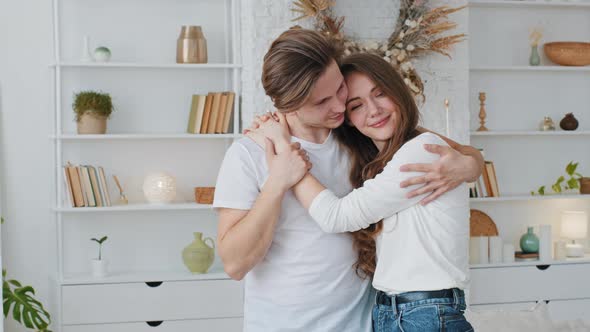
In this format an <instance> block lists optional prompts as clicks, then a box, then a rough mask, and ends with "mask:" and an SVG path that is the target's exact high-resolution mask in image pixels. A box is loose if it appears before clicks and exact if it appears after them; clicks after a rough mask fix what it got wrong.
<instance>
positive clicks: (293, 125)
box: [287, 116, 330, 144]
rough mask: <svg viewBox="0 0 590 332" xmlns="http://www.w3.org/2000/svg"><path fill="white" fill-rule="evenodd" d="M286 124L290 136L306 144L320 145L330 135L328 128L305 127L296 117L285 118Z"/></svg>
mask: <svg viewBox="0 0 590 332" xmlns="http://www.w3.org/2000/svg"><path fill="white" fill-rule="evenodd" d="M287 123H288V124H289V128H290V130H291V135H293V136H295V137H297V138H300V139H302V140H305V141H308V142H312V143H316V144H322V143H324V142H325V141H326V139H327V138H328V136H329V135H330V129H329V128H322V127H312V126H309V125H306V124H304V123H301V121H300V120H299V118H297V116H287Z"/></svg>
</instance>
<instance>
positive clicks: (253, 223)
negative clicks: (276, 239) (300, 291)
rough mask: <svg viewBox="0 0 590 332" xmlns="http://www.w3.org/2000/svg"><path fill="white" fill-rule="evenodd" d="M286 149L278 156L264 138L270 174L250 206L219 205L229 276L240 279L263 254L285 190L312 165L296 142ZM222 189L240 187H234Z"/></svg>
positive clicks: (222, 253)
mask: <svg viewBox="0 0 590 332" xmlns="http://www.w3.org/2000/svg"><path fill="white" fill-rule="evenodd" d="M286 149H287V151H286V152H285V153H282V154H281V155H280V156H278V155H276V153H275V152H274V148H273V147H272V143H270V141H268V142H267V147H266V157H267V163H268V165H269V176H268V179H267V180H266V182H265V183H264V185H263V187H262V189H261V190H260V194H259V195H258V197H257V198H256V200H255V202H254V205H253V206H252V208H251V209H250V210H241V209H234V208H227V207H225V208H224V207H220V209H219V225H218V230H217V234H218V235H217V248H218V253H219V256H220V257H221V260H222V261H223V265H224V269H225V272H226V273H227V274H228V275H229V276H230V277H231V278H232V279H235V280H241V279H242V278H244V276H245V275H246V273H248V272H249V271H250V270H251V269H252V268H253V267H254V266H255V265H256V264H258V263H259V262H260V261H261V260H262V259H263V258H264V256H265V255H266V253H267V252H268V249H269V248H270V245H271V243H272V239H273V235H274V231H275V228H276V225H277V221H278V219H279V215H280V212H281V202H282V200H283V197H284V195H285V193H286V192H287V190H289V188H291V187H292V186H293V185H294V184H295V183H297V182H298V181H299V180H301V178H302V177H303V175H304V174H305V173H307V171H308V170H309V168H310V167H311V164H310V163H309V162H308V161H307V160H305V159H304V158H303V156H304V155H305V152H304V151H303V150H301V149H300V145H299V143H294V144H291V145H289V146H288V147H287V148H286ZM225 189H226V190H240V189H239V188H236V187H234V188H225Z"/></svg>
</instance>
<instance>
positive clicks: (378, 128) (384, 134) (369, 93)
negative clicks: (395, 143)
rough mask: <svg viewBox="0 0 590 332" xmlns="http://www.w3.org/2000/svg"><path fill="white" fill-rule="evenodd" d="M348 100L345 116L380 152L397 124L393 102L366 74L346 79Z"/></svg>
mask: <svg viewBox="0 0 590 332" xmlns="http://www.w3.org/2000/svg"><path fill="white" fill-rule="evenodd" d="M346 85H347V86H348V98H347V100H346V115H347V118H348V119H349V121H350V123H351V124H352V125H353V126H354V127H356V128H357V129H358V130H359V131H360V132H361V133H362V134H363V135H365V136H368V137H370V138H371V139H373V142H375V144H376V145H377V147H378V148H379V149H381V146H382V145H383V143H384V142H385V141H387V140H389V139H390V138H391V137H392V136H393V133H394V131H395V128H396V125H397V124H398V123H399V109H398V107H397V105H396V104H395V103H394V102H393V100H392V99H391V98H390V97H388V96H386V95H385V94H384V93H383V91H381V89H380V88H379V87H378V86H377V85H376V84H375V83H374V82H373V81H372V80H371V79H370V78H369V77H368V76H367V75H365V74H362V73H359V72H352V73H350V74H348V75H347V76H346Z"/></svg>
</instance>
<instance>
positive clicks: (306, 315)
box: [214, 29, 483, 332]
mask: <svg viewBox="0 0 590 332" xmlns="http://www.w3.org/2000/svg"><path fill="white" fill-rule="evenodd" d="M338 58H339V53H338V50H337V49H336V48H335V47H334V46H333V45H332V44H331V43H330V42H329V41H327V40H326V39H325V38H324V37H323V36H322V35H321V34H319V33H317V32H315V31H312V30H304V29H291V30H288V31H286V32H284V33H283V34H282V35H281V36H279V38H277V39H276V40H275V41H274V42H273V44H272V45H271V47H270V49H269V51H268V53H267V54H266V56H265V58H264V65H263V74H262V83H263V86H264V89H265V91H266V93H267V95H268V96H270V97H271V99H272V100H273V103H274V104H275V107H276V108H277V109H278V111H280V112H293V114H294V115H293V116H289V117H288V118H289V127H290V129H291V133H292V135H293V138H292V140H293V141H295V142H296V143H295V144H296V145H295V146H294V147H293V150H296V149H297V148H298V147H299V145H300V146H301V147H302V148H304V149H305V150H306V151H307V153H308V154H309V158H310V160H311V162H313V165H314V166H313V169H312V170H311V172H312V174H313V175H314V176H315V177H316V178H317V179H319V180H320V182H322V183H323V184H324V185H325V186H326V187H328V188H330V189H331V190H332V191H333V192H335V193H336V194H337V195H339V196H343V195H346V194H347V193H348V192H350V191H351V190H352V187H351V185H350V183H349V181H348V175H349V160H348V156H347V153H346V151H345V150H344V149H343V148H342V147H340V145H339V144H338V143H337V142H336V140H335V139H334V137H333V135H331V130H332V129H334V128H337V127H338V126H340V125H341V124H342V123H343V121H344V111H345V105H344V103H345V101H346V98H347V94H348V92H347V87H346V84H345V83H344V78H343V76H342V73H341V72H340V70H339V68H338V65H337V59H338ZM457 148H458V149H459V150H460V151H462V152H464V153H465V154H469V155H470V156H466V155H463V154H461V153H459V152H457V151H455V150H452V149H446V148H444V147H441V146H439V147H438V148H436V149H435V152H437V153H439V154H441V158H440V160H439V161H438V162H437V163H435V164H433V165H410V168H408V169H407V170H412V171H419V172H424V173H425V175H424V176H422V177H419V178H416V179H413V180H411V181H410V182H408V183H406V184H405V185H412V184H420V183H427V182H428V184H427V185H425V186H423V187H422V188H420V189H419V190H417V191H416V192H415V193H414V194H421V193H423V192H431V191H434V192H433V194H431V195H430V196H429V197H428V198H427V200H432V199H434V198H436V197H437V196H438V195H441V194H442V193H444V192H446V191H447V190H449V189H452V188H454V187H455V186H456V185H458V184H459V183H462V182H464V181H467V180H474V179H476V178H477V177H478V176H479V174H480V169H481V164H482V163H483V161H482V160H481V156H480V155H479V152H477V151H476V150H475V149H473V148H470V147H457ZM292 152H293V153H296V151H292ZM273 157H274V155H273V154H272V153H268V152H267V153H265V151H264V149H262V148H261V147H260V146H258V145H257V144H256V143H255V142H254V141H251V140H250V139H248V138H244V139H241V140H239V141H236V142H235V143H234V144H233V145H232V146H231V147H230V148H229V149H228V151H227V153H226V156H225V159H224V161H223V164H222V167H221V170H220V172H219V176H218V182H217V187H216V193H215V202H214V206H215V207H216V208H218V211H219V227H218V249H219V254H220V256H221V259H222V260H223V262H224V266H225V270H226V272H227V273H228V274H229V275H230V276H231V277H232V278H233V279H236V280H241V279H242V278H244V277H245V279H246V280H245V303H244V330H245V331H322V332H324V331H371V312H370V309H371V304H372V303H371V301H372V300H373V299H372V297H371V286H370V280H367V279H363V278H361V277H359V276H358V275H357V274H356V273H355V271H354V269H353V268H352V266H353V264H354V262H355V261H356V258H357V253H356V252H355V250H354V248H353V246H352V239H351V237H350V235H349V234H326V233H323V232H322V231H321V230H320V228H319V227H318V226H317V224H316V223H315V222H314V221H313V220H312V219H311V217H310V216H309V215H308V213H307V211H306V210H305V209H303V207H302V206H301V205H300V204H299V202H298V201H297V200H296V198H295V197H294V196H293V194H292V193H291V192H290V191H289V188H290V187H291V186H292V185H294V184H295V183H296V182H297V181H298V180H299V178H300V177H301V176H300V175H299V174H293V173H292V172H291V170H290V167H289V166H290V165H289V164H288V163H284V164H278V163H272V167H273V168H272V169H270V170H269V169H268V168H267V163H266V160H265V159H266V158H273ZM427 202H428V201H426V202H425V203H427ZM400 254H403V253H400Z"/></svg>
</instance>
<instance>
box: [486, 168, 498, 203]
mask: <svg viewBox="0 0 590 332" xmlns="http://www.w3.org/2000/svg"><path fill="white" fill-rule="evenodd" d="M486 169H487V170H488V176H489V178H490V186H491V187H492V194H493V195H494V197H500V190H499V188H498V178H497V177H496V168H495V167H494V163H493V162H491V161H490V162H486Z"/></svg>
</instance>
